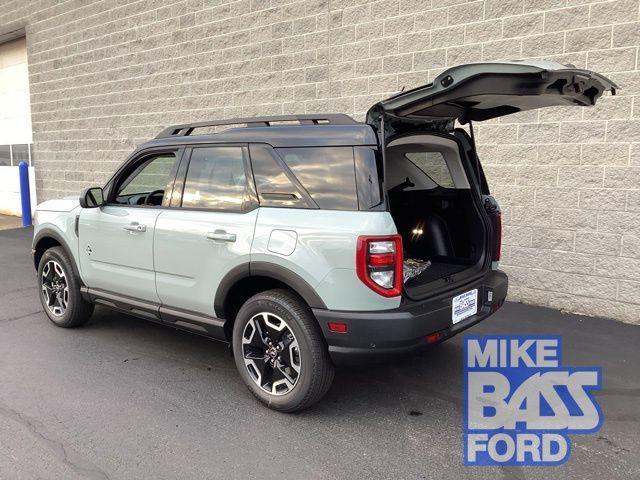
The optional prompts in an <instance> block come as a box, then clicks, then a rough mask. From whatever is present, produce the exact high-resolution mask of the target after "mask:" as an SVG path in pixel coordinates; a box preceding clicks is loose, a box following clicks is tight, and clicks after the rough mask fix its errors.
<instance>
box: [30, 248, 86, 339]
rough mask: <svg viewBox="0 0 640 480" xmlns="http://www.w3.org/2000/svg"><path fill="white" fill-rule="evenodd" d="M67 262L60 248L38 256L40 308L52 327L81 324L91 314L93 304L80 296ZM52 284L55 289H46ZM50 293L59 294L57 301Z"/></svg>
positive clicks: (68, 261) (66, 257)
mask: <svg viewBox="0 0 640 480" xmlns="http://www.w3.org/2000/svg"><path fill="white" fill-rule="evenodd" d="M71 262H72V260H71V259H70V258H69V256H68V255H67V253H66V252H65V251H64V249H63V248H62V247H53V248H50V249H48V250H47V251H45V252H44V253H43V254H42V258H41V259H40V264H39V265H38V288H39V294H40V302H41V303H42V308H43V309H44V313H46V314H47V316H48V317H49V320H51V322H53V324H54V325H56V326H58V327H63V328H73V327H79V326H81V325H84V324H85V323H87V321H88V320H89V318H91V314H92V313H93V304H92V303H89V302H87V301H86V300H85V299H84V298H82V295H81V294H80V280H79V279H78V278H76V276H75V274H74V273H73V267H72V263H71ZM45 277H47V278H45ZM53 285H55V289H56V290H52V288H50V287H52V286H53ZM61 286H62V287H61ZM63 287H64V288H63ZM54 291H57V292H59V293H60V298H59V297H58V295H56V294H55V293H54ZM61 298H62V299H63V300H66V301H63V300H61Z"/></svg>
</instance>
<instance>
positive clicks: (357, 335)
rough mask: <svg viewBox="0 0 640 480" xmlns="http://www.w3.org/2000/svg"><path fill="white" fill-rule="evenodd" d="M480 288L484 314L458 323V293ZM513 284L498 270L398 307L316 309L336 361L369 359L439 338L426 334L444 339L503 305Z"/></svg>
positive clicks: (419, 346) (412, 349) (413, 348)
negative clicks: (336, 325)
mask: <svg viewBox="0 0 640 480" xmlns="http://www.w3.org/2000/svg"><path fill="white" fill-rule="evenodd" d="M474 288H477V289H478V313H476V314H475V315H473V316H471V317H469V318H466V319H464V320H463V321H461V322H459V323H457V324H455V325H453V323H452V320H451V300H452V298H453V297H455V296H456V295H458V294H460V293H464V292H467V291H469V290H473V289H474ZM507 288H508V279H507V275H506V274H505V273H504V272H502V271H500V270H492V271H490V272H488V273H487V274H486V275H484V276H483V277H481V278H479V279H477V280H474V281H473V282H470V283H468V284H466V285H464V286H461V287H458V288H456V289H454V290H450V291H448V292H446V293H443V294H441V295H437V296H434V297H430V298H427V299H425V300H423V301H420V302H407V303H406V304H403V305H401V306H400V307H399V308H396V309H393V310H382V311H371V312H354V311H337V310H323V309H313V313H314V314H315V316H316V318H317V319H318V322H319V323H320V326H321V328H322V332H323V333H324V337H325V339H326V341H327V344H328V345H329V354H330V355H331V359H332V360H333V362H334V363H336V364H350V363H364V362H368V361H371V360H374V361H375V360H382V359H384V358H385V357H387V356H391V355H398V354H407V353H412V352H415V351H418V350H421V349H423V348H426V347H428V346H430V345H432V344H433V343H436V342H431V343H429V342H427V338H426V337H427V336H428V335H430V334H433V333H436V332H438V333H439V334H440V337H439V339H438V340H437V341H438V342H439V341H442V340H445V339H447V338H449V337H452V336H453V335H456V334H458V333H460V332H461V331H463V330H465V329H467V328H469V327H471V326H472V325H475V324H476V323H478V322H480V321H482V320H484V319H485V318H487V317H489V316H490V315H491V314H492V313H494V312H495V311H496V310H497V309H498V308H500V307H501V306H502V304H503V303H504V299H505V298H506V296H507ZM489 292H491V295H490V294H489ZM489 296H491V300H489ZM328 322H343V323H346V324H347V332H346V333H335V332H331V331H329V328H328V326H327V323H328Z"/></svg>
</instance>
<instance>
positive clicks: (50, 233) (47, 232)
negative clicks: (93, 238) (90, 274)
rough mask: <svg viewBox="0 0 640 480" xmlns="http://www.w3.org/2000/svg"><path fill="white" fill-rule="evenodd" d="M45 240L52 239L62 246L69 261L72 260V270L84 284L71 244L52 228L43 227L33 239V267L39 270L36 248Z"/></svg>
mask: <svg viewBox="0 0 640 480" xmlns="http://www.w3.org/2000/svg"><path fill="white" fill-rule="evenodd" d="M44 238H52V239H54V240H55V241H56V242H58V243H59V244H60V246H61V247H62V249H63V250H64V252H65V253H66V254H67V256H68V257H69V259H70V260H71V268H73V274H74V275H75V276H76V278H77V279H78V280H80V282H81V283H82V279H81V277H80V271H79V270H78V265H76V257H75V256H74V255H72V253H71V249H70V248H69V244H68V243H67V241H66V240H65V239H64V237H63V236H62V235H61V234H60V233H58V232H57V231H56V230H54V229H53V228H51V227H43V228H42V229H40V230H39V231H38V233H37V234H36V235H35V237H33V244H32V245H33V247H32V252H33V265H34V267H35V269H36V271H37V270H38V265H37V264H36V256H35V253H36V247H37V246H38V243H40V241H41V240H43V239H44Z"/></svg>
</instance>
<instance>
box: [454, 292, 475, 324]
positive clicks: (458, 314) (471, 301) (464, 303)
mask: <svg viewBox="0 0 640 480" xmlns="http://www.w3.org/2000/svg"><path fill="white" fill-rule="evenodd" d="M476 313H478V289H477V288H476V289H474V290H469V291H468V292H465V293H461V294H460V295H458V296H455V297H453V300H452V301H451V320H452V321H453V324H454V325H455V324H456V323H458V322H461V321H462V320H464V319H465V318H468V317H470V316H471V315H475V314H476Z"/></svg>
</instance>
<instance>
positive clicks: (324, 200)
mask: <svg viewBox="0 0 640 480" xmlns="http://www.w3.org/2000/svg"><path fill="white" fill-rule="evenodd" d="M277 152H278V154H279V155H280V157H281V158H282V159H283V160H284V162H285V164H286V165H287V167H289V169H291V171H292V172H293V173H294V174H295V176H296V178H297V179H298V181H299V182H300V183H301V184H302V186H303V187H304V188H305V189H306V190H307V192H309V195H311V198H312V199H313V200H314V201H315V202H316V203H317V204H318V207H320V208H322V209H327V210H358V195H357V192H356V179H355V170H354V165H353V148H352V147H306V148H279V149H277Z"/></svg>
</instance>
